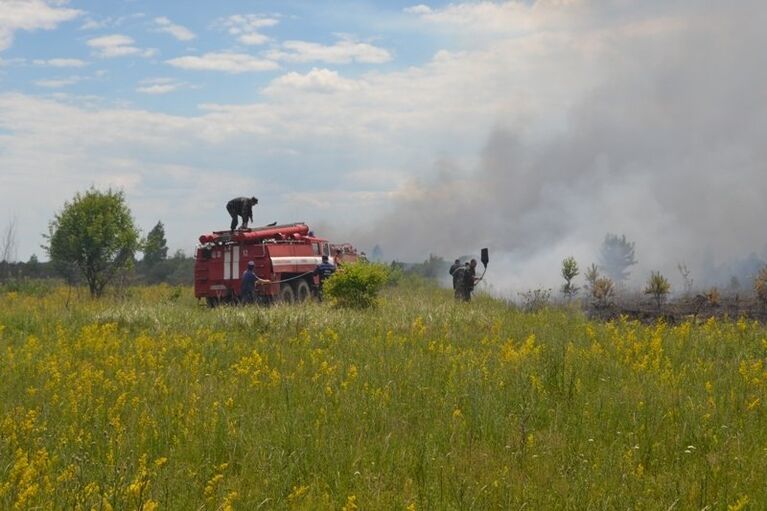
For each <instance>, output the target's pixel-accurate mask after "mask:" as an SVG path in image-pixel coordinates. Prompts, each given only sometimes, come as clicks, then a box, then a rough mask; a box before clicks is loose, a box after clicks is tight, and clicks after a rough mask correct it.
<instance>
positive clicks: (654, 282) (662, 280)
mask: <svg viewBox="0 0 767 511" xmlns="http://www.w3.org/2000/svg"><path fill="white" fill-rule="evenodd" d="M670 291H671V284H670V283H669V281H668V279H666V277H664V276H663V275H661V274H660V272H657V271H654V272H652V273H651V274H650V278H649V279H648V280H647V287H645V290H644V292H645V294H646V295H652V296H653V298H655V304H656V305H657V306H658V310H660V306H661V304H662V303H663V301H664V300H665V298H666V296H667V295H668V294H669V292H670Z"/></svg>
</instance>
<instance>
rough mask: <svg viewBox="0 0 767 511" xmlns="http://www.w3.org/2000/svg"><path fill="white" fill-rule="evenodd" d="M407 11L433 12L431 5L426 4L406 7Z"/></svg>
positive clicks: (414, 12) (410, 12)
mask: <svg viewBox="0 0 767 511" xmlns="http://www.w3.org/2000/svg"><path fill="white" fill-rule="evenodd" d="M404 10H405V12H406V13H408V14H430V13H431V12H432V9H431V7H429V6H428V5H424V4H418V5H413V6H411V7H405V9H404Z"/></svg>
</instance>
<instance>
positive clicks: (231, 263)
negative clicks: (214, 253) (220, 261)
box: [224, 245, 240, 280]
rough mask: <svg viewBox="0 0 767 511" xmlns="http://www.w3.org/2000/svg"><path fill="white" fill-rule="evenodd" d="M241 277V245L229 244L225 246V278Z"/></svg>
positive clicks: (237, 278)
mask: <svg viewBox="0 0 767 511" xmlns="http://www.w3.org/2000/svg"><path fill="white" fill-rule="evenodd" d="M239 278H240V246H239V245H229V246H228V247H225V248H224V280H235V279H236V280H239Z"/></svg>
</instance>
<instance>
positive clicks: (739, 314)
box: [586, 295, 767, 324]
mask: <svg viewBox="0 0 767 511" xmlns="http://www.w3.org/2000/svg"><path fill="white" fill-rule="evenodd" d="M586 313H587V314H588V316H589V317H590V318H591V319H595V320H600V321H609V320H613V319H618V318H620V317H621V316H625V317H627V318H628V319H632V320H638V321H641V322H643V323H652V322H654V321H657V320H660V319H662V320H663V321H665V322H666V323H669V324H676V323H681V322H684V321H687V320H693V321H705V320H707V319H709V318H712V317H713V318H717V319H739V318H745V319H749V320H755V321H760V322H762V323H767V307H765V305H764V304H762V303H759V302H758V301H757V300H756V299H755V298H751V297H748V298H743V297H740V296H737V295H736V296H728V297H722V298H721V299H720V300H719V302H718V303H711V302H710V301H709V300H708V299H706V298H705V297H704V296H701V295H698V296H695V297H691V298H679V299H676V300H672V301H669V302H667V303H664V304H662V305H661V307H660V309H658V307H657V305H656V304H655V302H654V301H651V300H647V299H642V298H638V297H623V298H617V299H615V300H614V302H613V303H612V304H610V305H608V306H606V307H597V306H594V304H586Z"/></svg>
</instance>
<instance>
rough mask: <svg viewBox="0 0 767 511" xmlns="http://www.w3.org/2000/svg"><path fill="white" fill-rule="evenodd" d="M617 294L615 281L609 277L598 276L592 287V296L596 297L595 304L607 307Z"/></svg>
mask: <svg viewBox="0 0 767 511" xmlns="http://www.w3.org/2000/svg"><path fill="white" fill-rule="evenodd" d="M614 295H615V288H614V286H613V281H612V280H610V278H609V277H597V278H596V279H595V280H594V284H593V286H592V287H591V297H592V298H593V299H594V306H596V307H607V306H608V305H610V303H611V302H612V298H613V296H614Z"/></svg>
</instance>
